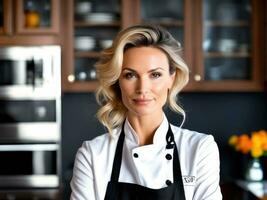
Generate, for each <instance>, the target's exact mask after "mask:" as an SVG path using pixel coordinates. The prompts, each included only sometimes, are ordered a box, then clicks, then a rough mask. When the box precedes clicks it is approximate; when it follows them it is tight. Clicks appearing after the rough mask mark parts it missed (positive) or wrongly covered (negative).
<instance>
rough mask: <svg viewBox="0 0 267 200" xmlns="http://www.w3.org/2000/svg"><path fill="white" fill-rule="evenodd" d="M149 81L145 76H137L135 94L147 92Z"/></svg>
mask: <svg viewBox="0 0 267 200" xmlns="http://www.w3.org/2000/svg"><path fill="white" fill-rule="evenodd" d="M149 87H150V83H149V81H148V80H147V79H146V78H139V79H138V82H137V86H136V93H137V94H145V93H147V92H148V90H149Z"/></svg>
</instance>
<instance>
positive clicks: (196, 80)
mask: <svg viewBox="0 0 267 200" xmlns="http://www.w3.org/2000/svg"><path fill="white" fill-rule="evenodd" d="M64 10H65V12H66V14H68V15H67V19H66V22H67V25H66V29H65V33H66V41H65V42H64V44H65V47H64V49H65V55H64V59H63V64H64V66H63V77H62V79H63V89H64V90H65V91H76V92H83V91H94V90H95V88H96V86H97V80H96V73H95V67H94V65H95V62H96V61H97V59H98V58H99V56H100V51H101V50H103V49H104V48H106V47H108V46H109V45H110V44H111V42H112V39H113V38H114V37H115V36H116V34H117V33H118V31H119V30H121V29H122V28H125V27H127V26H130V25H133V24H139V23H154V24H159V25H161V26H163V27H165V28H166V29H167V30H169V31H170V32H171V33H172V35H173V36H174V37H175V38H176V39H177V40H178V41H179V42H180V43H181V44H182V46H183V50H184V53H183V56H184V59H185V61H186V63H187V64H188V66H189V68H190V83H189V84H188V86H187V87H186V88H185V90H184V91H261V90H262V89H263V86H264V84H263V82H264V73H263V71H264V70H263V68H264V51H263V49H264V43H263V42H262V40H263V38H264V35H263V33H264V31H263V30H264V28H263V27H264V12H263V11H264V7H263V6H261V1H260V0H238V1H237V0H225V1H220V0H197V1H194V0H168V1H165V0H158V1H156V2H155V1H154V0H134V1H133V0H67V3H66V9H64ZM66 14H65V15H66Z"/></svg>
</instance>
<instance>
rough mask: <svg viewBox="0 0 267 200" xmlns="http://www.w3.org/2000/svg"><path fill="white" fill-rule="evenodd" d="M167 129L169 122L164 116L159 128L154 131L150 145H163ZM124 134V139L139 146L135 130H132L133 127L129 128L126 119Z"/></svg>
mask: <svg viewBox="0 0 267 200" xmlns="http://www.w3.org/2000/svg"><path fill="white" fill-rule="evenodd" d="M168 128H169V122H168V120H167V117H166V116H165V114H164V115H163V120H162V122H161V124H160V126H159V127H158V128H157V130H156V131H155V134H154V137H153V144H152V145H165V144H166V139H165V137H166V134H167V132H168ZM124 133H125V139H127V140H129V141H130V142H132V143H134V144H135V145H137V146H139V138H138V134H137V133H136V132H135V130H134V129H133V127H132V126H131V124H130V122H129V121H128V119H127V118H126V121H125V124H124Z"/></svg>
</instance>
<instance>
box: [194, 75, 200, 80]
mask: <svg viewBox="0 0 267 200" xmlns="http://www.w3.org/2000/svg"><path fill="white" fill-rule="evenodd" d="M194 79H195V81H201V79H202V77H201V76H200V75H199V74H195V76H194Z"/></svg>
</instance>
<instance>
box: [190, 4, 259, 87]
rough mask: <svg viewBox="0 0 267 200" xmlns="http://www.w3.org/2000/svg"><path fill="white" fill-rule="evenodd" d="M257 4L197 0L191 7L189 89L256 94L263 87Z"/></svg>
mask: <svg viewBox="0 0 267 200" xmlns="http://www.w3.org/2000/svg"><path fill="white" fill-rule="evenodd" d="M261 4H262V2H261V1H258V0H251V1H250V0H238V1H236V0H227V1H219V0H201V1H198V4H196V7H195V14H196V16H197V17H198V18H199V19H202V20H199V23H196V24H195V28H196V31H194V32H195V33H196V35H195V37H196V44H195V48H194V49H195V52H194V58H195V59H194V61H195V62H194V67H195V69H194V72H193V73H192V77H191V79H192V81H193V82H195V84H194V87H193V89H194V90H197V91H211V90H213V91H260V90H262V89H263V87H264V84H263V82H264V76H263V75H264V73H263V72H264V69H263V68H264V50H263V49H264V42H263V41H264V34H263V33H264V31H263V30H264V15H263V14H264V12H263V11H264V10H263V6H262V5H261Z"/></svg>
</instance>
